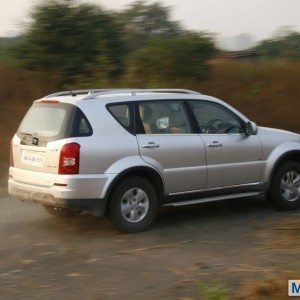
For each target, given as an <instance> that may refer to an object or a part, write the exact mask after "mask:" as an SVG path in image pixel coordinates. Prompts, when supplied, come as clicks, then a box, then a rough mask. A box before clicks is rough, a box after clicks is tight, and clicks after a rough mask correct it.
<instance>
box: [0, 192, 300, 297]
mask: <svg viewBox="0 0 300 300" xmlns="http://www.w3.org/2000/svg"><path fill="white" fill-rule="evenodd" d="M299 250H300V211H294V212H277V211H274V210H273V209H272V208H271V207H270V206H269V205H268V204H267V202H266V201H265V199H264V198H262V197H258V198H254V199H253V198H252V199H238V200H234V201H226V202H219V203H211V204H206V205H200V206H196V207H195V206H193V207H188V208H181V209H167V210H163V211H161V212H160V213H159V215H158V216H157V218H156V220H155V222H154V224H153V226H152V227H151V228H150V229H149V230H148V231H145V232H142V233H137V234H131V235H125V234H120V233H119V232H117V231H116V230H115V229H114V227H113V226H112V225H111V223H110V221H109V220H106V219H102V218H95V217H93V216H90V215H82V216H79V217H77V218H75V219H65V220H63V219H57V218H55V217H53V216H51V215H49V214H48V213H47V212H46V211H44V209H43V207H42V206H40V205H37V204H33V203H22V202H20V201H18V200H16V199H13V198H9V197H8V196H7V194H6V192H5V190H4V189H2V195H1V199H0V298H1V299H42V298H44V299H141V298H144V299H286V298H288V297H287V282H286V280H287V279H300V261H299V257H300V256H299ZM216 297H217V298H216Z"/></svg>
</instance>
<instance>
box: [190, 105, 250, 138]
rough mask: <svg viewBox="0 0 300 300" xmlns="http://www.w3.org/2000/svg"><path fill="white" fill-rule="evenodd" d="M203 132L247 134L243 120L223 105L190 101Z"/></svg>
mask: <svg viewBox="0 0 300 300" xmlns="http://www.w3.org/2000/svg"><path fill="white" fill-rule="evenodd" d="M190 104H191V107H192V110H193V112H194V114H195V117H196V119H197V122H198V124H199V126H200V129H201V132H202V133H204V134H230V133H243V132H245V125H244V123H243V122H242V120H241V119H240V118H239V117H238V116H236V115H235V114H234V113H233V112H231V111H230V110H229V109H227V108H226V107H224V106H222V105H221V104H217V103H213V102H208V101H190Z"/></svg>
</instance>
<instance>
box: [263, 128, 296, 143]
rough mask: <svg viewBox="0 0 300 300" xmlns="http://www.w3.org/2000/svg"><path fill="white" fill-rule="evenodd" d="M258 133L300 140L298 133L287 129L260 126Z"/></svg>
mask: <svg viewBox="0 0 300 300" xmlns="http://www.w3.org/2000/svg"><path fill="white" fill-rule="evenodd" d="M258 133H259V134H260V135H267V136H274V137H277V138H278V137H281V138H282V139H284V140H289V141H296V142H300V135H299V134H298V133H295V132H291V131H287V130H282V129H276V128H269V127H261V126H259V127H258Z"/></svg>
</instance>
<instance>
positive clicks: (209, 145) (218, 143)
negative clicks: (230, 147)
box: [207, 141, 223, 148]
mask: <svg viewBox="0 0 300 300" xmlns="http://www.w3.org/2000/svg"><path fill="white" fill-rule="evenodd" d="M222 146H223V144H222V143H220V142H218V141H213V142H212V143H210V144H207V147H209V148H218V147H222Z"/></svg>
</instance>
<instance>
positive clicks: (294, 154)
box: [267, 149, 300, 189]
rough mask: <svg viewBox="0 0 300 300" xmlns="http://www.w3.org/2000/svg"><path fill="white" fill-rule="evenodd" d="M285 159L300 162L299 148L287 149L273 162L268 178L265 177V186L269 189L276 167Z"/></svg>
mask: <svg viewBox="0 0 300 300" xmlns="http://www.w3.org/2000/svg"><path fill="white" fill-rule="evenodd" d="M287 160H292V161H296V162H299V163H300V149H299V150H289V151H287V152H285V153H282V154H281V155H280V156H279V157H278V158H277V159H276V160H275V162H274V163H273V167H272V168H271V170H270V172H269V175H268V178H267V188H268V189H269V188H270V186H271V183H272V179H273V177H274V174H275V173H276V170H277V169H278V167H279V166H280V165H281V164H282V163H283V162H284V161H287Z"/></svg>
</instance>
